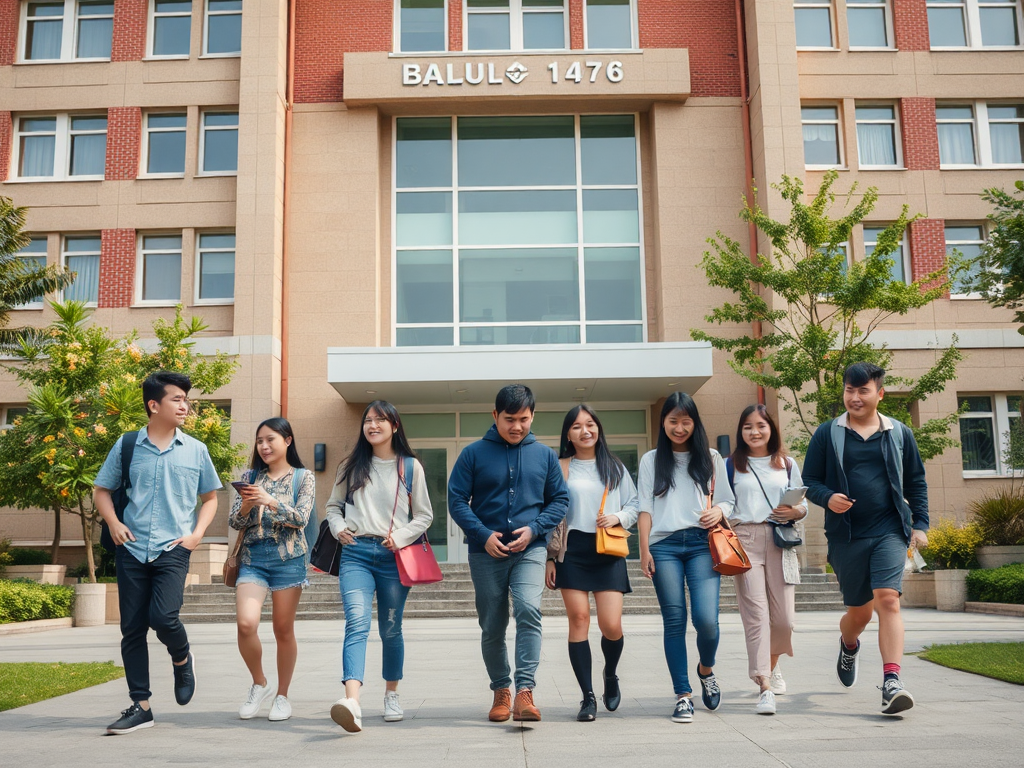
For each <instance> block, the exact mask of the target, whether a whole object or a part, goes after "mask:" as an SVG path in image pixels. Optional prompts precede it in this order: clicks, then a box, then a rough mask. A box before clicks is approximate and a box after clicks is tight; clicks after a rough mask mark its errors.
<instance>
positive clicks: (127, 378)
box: [124, 373, 135, 382]
mask: <svg viewBox="0 0 1024 768" xmlns="http://www.w3.org/2000/svg"><path fill="white" fill-rule="evenodd" d="M124 380H125V381H128V382H134V381H135V377H134V376H132V375H131V374H130V373H126V374H125V375H124Z"/></svg>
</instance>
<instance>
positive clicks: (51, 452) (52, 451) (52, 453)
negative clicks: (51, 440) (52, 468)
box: [45, 448, 57, 464]
mask: <svg viewBox="0 0 1024 768" xmlns="http://www.w3.org/2000/svg"><path fill="white" fill-rule="evenodd" d="M56 455H57V449H56V448H51V449H50V450H48V451H47V452H46V454H45V456H46V458H47V459H48V460H49V461H50V463H51V464H53V458H54V456H56Z"/></svg>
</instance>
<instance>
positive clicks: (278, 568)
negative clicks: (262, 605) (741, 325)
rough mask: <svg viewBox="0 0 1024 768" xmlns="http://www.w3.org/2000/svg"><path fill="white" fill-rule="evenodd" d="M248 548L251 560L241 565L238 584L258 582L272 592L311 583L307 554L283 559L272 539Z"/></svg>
mask: <svg viewBox="0 0 1024 768" xmlns="http://www.w3.org/2000/svg"><path fill="white" fill-rule="evenodd" d="M246 549H247V550H248V552H249V560H250V562H249V563H242V564H241V565H240V566H239V568H238V581H237V582H236V583H237V584H258V585H259V586H261V587H263V588H264V589H269V590H270V591H271V592H277V591H278V590H279V589H291V588H292V587H305V586H308V585H309V581H307V580H306V556H305V555H300V556H299V557H293V558H291V559H290V560H282V559H281V556H280V555H279V554H278V553H277V544H275V543H274V542H272V541H261V542H259V543H257V544H254V545H252V546H247V547H246Z"/></svg>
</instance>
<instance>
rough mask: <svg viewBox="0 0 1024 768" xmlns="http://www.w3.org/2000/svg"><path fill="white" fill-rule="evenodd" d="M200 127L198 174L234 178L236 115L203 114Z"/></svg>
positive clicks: (236, 167)
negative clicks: (201, 127) (201, 126)
mask: <svg viewBox="0 0 1024 768" xmlns="http://www.w3.org/2000/svg"><path fill="white" fill-rule="evenodd" d="M202 125H203V135H202V139H201V141H200V143H199V168H200V169H201V170H200V173H201V174H202V175H204V176H234V175H235V174H236V173H238V113H237V112H204V113H203V122H202ZM182 163H183V164H184V157H182ZM183 167H184V166H183Z"/></svg>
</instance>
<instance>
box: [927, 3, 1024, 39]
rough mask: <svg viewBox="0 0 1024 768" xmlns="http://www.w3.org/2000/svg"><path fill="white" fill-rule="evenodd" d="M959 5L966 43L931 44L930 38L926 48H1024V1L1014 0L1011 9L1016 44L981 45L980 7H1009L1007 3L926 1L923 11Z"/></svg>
mask: <svg viewBox="0 0 1024 768" xmlns="http://www.w3.org/2000/svg"><path fill="white" fill-rule="evenodd" d="M955 5H959V6H962V7H963V9H964V10H963V16H964V40H965V41H966V43H967V44H966V45H936V46H933V45H932V44H931V39H929V41H928V49H929V50H932V51H966V50H986V51H1020V50H1024V2H1022V0H1015V2H1014V4H1013V9H1014V12H1015V14H1016V18H1017V40H1018V43H1017V45H983V44H982V36H981V7H982V6H986V7H1009V3H992V2H986V0H960V2H959V3H952V2H946V3H942V2H928V3H926V9H925V12H926V13H927V9H928V8H933V7H936V8H937V7H946V8H950V7H954V6H955Z"/></svg>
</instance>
